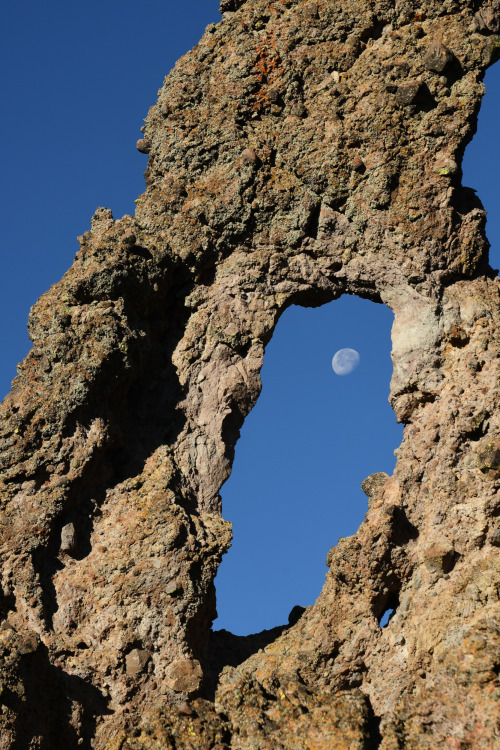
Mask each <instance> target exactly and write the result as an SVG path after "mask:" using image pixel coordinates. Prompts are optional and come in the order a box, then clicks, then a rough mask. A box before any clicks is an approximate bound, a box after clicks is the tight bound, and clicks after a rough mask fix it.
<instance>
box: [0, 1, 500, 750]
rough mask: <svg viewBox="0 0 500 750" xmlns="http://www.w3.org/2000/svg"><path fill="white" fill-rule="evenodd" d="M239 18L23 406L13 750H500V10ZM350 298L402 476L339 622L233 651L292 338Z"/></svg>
mask: <svg viewBox="0 0 500 750" xmlns="http://www.w3.org/2000/svg"><path fill="white" fill-rule="evenodd" d="M221 10H222V11H223V12H224V16H223V19H222V21H221V23H220V24H217V25H211V26H210V27H208V28H207V30H206V32H205V34H204V35H203V38H202V39H201V41H200V43H199V44H198V45H197V46H196V47H195V48H194V49H193V50H192V51H191V52H190V53H188V54H187V55H186V56H184V57H183V58H182V59H181V60H180V61H179V62H178V63H177V65H176V66H175V68H174V69H173V70H172V71H171V73H170V74H169V75H168V76H167V78H166V79H165V83H164V85H163V87H162V88H161V90H160V92H159V96H158V101H157V103H156V105H154V106H153V107H152V108H151V109H150V111H149V113H148V116H147V119H146V125H145V128H144V133H143V138H142V139H141V140H140V141H139V143H138V148H139V150H140V151H142V152H144V153H147V154H148V168H147V173H146V190H145V192H144V194H143V195H142V196H141V197H140V198H139V199H138V200H137V209H136V213H135V216H124V217H123V218H122V219H119V220H115V219H114V218H113V216H112V214H111V212H110V211H109V210H108V209H104V208H100V209H97V211H96V213H95V215H94V217H93V218H92V221H91V229H90V230H89V231H88V232H85V233H84V235H82V237H80V238H79V242H80V248H81V249H80V251H79V252H78V253H77V255H76V258H75V262H74V264H73V266H72V267H71V268H70V269H69V270H68V272H67V273H66V274H65V276H64V277H63V279H62V280H61V281H60V282H59V283H58V284H56V285H54V286H53V287H52V288H51V289H50V290H49V291H48V292H47V293H46V294H45V295H44V296H43V297H42V298H41V299H40V300H39V301H38V302H37V303H36V305H35V306H34V307H33V309H32V311H31V313H30V318H29V332H30V336H31V339H32V342H33V348H32V350H31V352H30V353H29V355H28V356H27V358H26V359H25V360H24V362H23V363H21V365H20V366H19V375H18V377H17V378H16V379H15V380H14V382H13V389H12V392H11V393H10V394H9V396H7V398H6V399H5V400H4V402H3V404H2V410H1V415H2V420H1V423H0V440H1V445H2V458H1V469H2V475H1V478H0V490H1V495H0V497H1V502H2V513H1V515H0V523H1V526H2V580H1V584H2V591H1V609H0V613H1V616H2V624H1V625H0V642H1V643H0V646H1V648H2V653H3V661H2V666H1V680H2V683H1V684H2V694H1V701H2V712H1V713H0V735H1V739H0V747H2V748H20V747H37V748H45V749H46V750H52V748H55V747H61V746H63V745H64V747H67V748H73V747H75V748H76V747H80V746H84V747H85V746H86V747H94V748H96V749H101V748H102V749H103V750H104V748H108V749H111V748H117V749H118V748H130V750H132V748H134V749H135V750H137V749H138V748H144V749H145V748H153V747H165V748H170V747H172V748H174V747H175V748H183V749H185V750H188V749H189V750H190V749H191V748H193V747H196V748H203V749H205V748H206V749H207V750H208V748H212V749H214V750H215V748H217V750H222V749H223V748H229V747H231V748H235V750H236V749H237V750H247V749H249V748H266V747H271V746H275V747H283V748H287V749H288V748H289V749H290V750H292V748H304V750H305V748H311V747H317V748H323V747H324V748H332V747H337V748H346V749H347V748H349V749H351V748H358V747H359V748H366V747H380V748H382V749H383V750H390V749H392V748H396V747H398V748H399V747H405V748H417V747H418V748H422V747H429V748H430V747H432V748H434V747H471V748H488V749H489V748H492V747H496V746H497V745H498V741H499V740H498V700H499V695H500V693H499V691H500V686H499V683H498V670H499V664H500V636H499V634H500V607H499V591H500V568H499V565H498V549H497V548H498V545H499V544H500V542H499V525H498V519H499V517H500V494H499V491H500V473H499V470H498V464H499V461H498V453H499V449H498V443H499V440H500V438H499V435H500V424H499V416H498V415H499V410H498V402H499V399H500V393H499V383H500V378H499V377H498V362H499V343H498V342H499V336H498V331H499V329H500V315H499V283H498V279H497V278H496V277H495V275H494V273H493V271H492V270H491V269H490V267H489V265H488V242H487V240H486V237H485V233H484V228H485V212H484V210H483V207H482V205H481V203H480V201H479V199H478V198H477V197H476V196H475V195H474V193H473V191H471V190H469V189H467V188H464V187H462V185H461V182H460V179H461V167H460V165H461V159H462V156H463V152H464V149H465V146H466V145H467V143H468V141H469V140H470V139H471V137H472V135H473V133H474V131H475V127H476V118H477V113H478V110H479V105H480V101H481V97H482V95H483V93H484V87H483V84H482V80H483V76H484V72H485V70H486V68H487V67H488V66H489V65H490V64H492V63H493V62H494V61H495V60H496V59H497V57H498V49H499V48H500V43H499V41H498V37H497V36H496V34H497V32H498V30H499V29H500V4H499V3H498V2H497V0H487V2H476V0H474V2H473V0H446V2H437V0H423V1H422V2H421V3H420V4H419V6H418V8H416V7H415V4H414V3H411V2H407V1H406V0H401V1H400V2H396V3H393V2H388V0H380V1H378V2H371V1H370V2H369V1H368V0H363V1H362V2H354V1H352V0H343V2H341V3H339V2H337V1H336V0H335V1H334V0H300V1H299V0H271V2H269V0H252V2H249V1H248V0H247V1H246V2H237V1H236V0H235V1H234V2H232V1H231V2H230V1H229V0H227V2H226V0H224V2H223V3H222V5H221ZM342 294H356V295H358V296H361V297H364V298H368V299H370V300H372V301H373V302H374V303H384V304H387V305H388V306H389V307H390V308H391V309H392V310H393V312H394V316H395V321H394V326H393V334H392V340H393V348H392V358H393V364H394V371H393V377H392V381H391V396H390V399H391V403H392V406H393V408H394V410H395V413H396V415H397V417H398V419H399V420H400V422H403V423H404V424H405V430H404V439H403V442H402V444H401V446H400V447H399V449H398V451H397V464H396V468H395V470H394V473H393V475H392V477H388V476H386V475H382V474H380V473H379V474H375V475H372V477H370V478H368V479H367V480H365V483H364V488H365V491H366V492H367V494H368V495H369V498H370V504H369V509H368V512H367V514H366V517H365V520H364V521H363V523H362V524H361V527H360V529H359V530H358V532H357V533H356V534H355V535H353V536H352V537H349V538H346V539H342V540H339V543H338V544H337V545H336V546H335V547H333V548H332V549H331V550H330V552H329V554H328V572H327V575H326V580H325V584H324V587H323V590H322V592H321V594H320V596H319V598H318V600H317V602H316V603H315V604H314V606H311V607H308V608H307V609H306V610H305V611H304V612H300V613H299V614H298V615H297V616H293V617H291V620H290V623H289V624H288V625H287V626H283V627H280V628H275V629H274V630H272V631H266V632H264V633H261V634H256V635H254V636H248V637H245V638H238V637H236V636H232V635H231V634H230V633H226V632H225V631H223V632H221V633H215V634H214V633H212V632H211V625H212V622H213V620H214V619H215V616H216V606H215V605H216V603H215V589H214V583H213V581H214V578H215V575H216V572H217V568H218V565H219V564H220V561H221V558H222V555H223V554H224V552H225V551H226V550H227V549H228V547H229V545H230V542H231V527H230V524H228V523H227V522H226V521H225V520H224V519H223V518H222V516H221V503H220V496H219V490H220V488H221V486H222V484H223V483H224V481H225V480H226V479H227V477H228V476H229V472H230V469H231V463H232V460H233V456H234V446H235V442H236V440H237V437H238V434H239V429H240V428H241V425H242V423H243V420H244V418H245V416H246V415H247V414H248V413H249V411H250V410H251V408H252V407H253V405H254V404H255V402H256V400H257V398H258V395H259V391H260V375H259V373H260V369H261V366H262V362H263V355H264V349H265V346H266V344H267V342H268V341H269V339H270V337H271V336H272V333H273V330H274V327H275V325H276V323H277V320H278V319H279V317H280V315H281V313H282V312H283V311H284V310H285V309H286V308H287V307H288V306H289V305H290V304H302V305H320V304H323V303H325V302H328V301H331V300H335V299H337V298H338V297H340V296H341V295H342ZM305 512H307V509H305ZM332 541H333V540H332ZM388 610H392V611H393V614H392V616H391V618H390V621H389V623H388V624H387V626H386V627H383V628H381V627H380V625H379V623H380V621H381V618H382V616H383V615H384V613H386V612H387V611H388Z"/></svg>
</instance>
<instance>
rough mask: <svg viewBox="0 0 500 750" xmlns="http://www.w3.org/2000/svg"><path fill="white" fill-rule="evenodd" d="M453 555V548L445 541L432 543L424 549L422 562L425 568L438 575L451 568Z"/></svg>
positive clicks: (453, 560)
mask: <svg viewBox="0 0 500 750" xmlns="http://www.w3.org/2000/svg"><path fill="white" fill-rule="evenodd" d="M455 557H456V553H455V550H454V549H453V547H452V546H451V545H449V544H447V543H445V542H441V543H439V542H438V543H436V544H432V545H431V546H430V547H428V548H427V549H426V550H424V562H425V565H426V567H427V569H428V570H430V571H431V572H432V573H437V574H438V575H443V574H444V573H449V572H450V570H451V569H452V568H453V564H454V562H455Z"/></svg>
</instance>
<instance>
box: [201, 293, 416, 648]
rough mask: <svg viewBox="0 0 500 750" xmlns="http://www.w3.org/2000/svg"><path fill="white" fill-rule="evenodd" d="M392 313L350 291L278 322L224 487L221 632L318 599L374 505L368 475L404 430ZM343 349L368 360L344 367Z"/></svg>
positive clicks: (257, 624) (269, 622) (390, 455)
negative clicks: (396, 395)
mask: <svg viewBox="0 0 500 750" xmlns="http://www.w3.org/2000/svg"><path fill="white" fill-rule="evenodd" d="M392 321H393V314H392V312H391V311H390V310H389V308H387V307H386V306H384V305H379V304H374V303H373V302H369V301H367V300H363V299H359V298H355V297H348V296H344V297H342V298H341V299H339V300H336V301H334V302H331V303H329V304H327V305H323V306H322V307H318V308H303V307H297V306H292V307H290V308H288V310H286V311H285V313H284V314H283V316H282V317H281V319H280V321H279V322H278V325H277V327H276V330H275V333H274V336H273V338H272V340H271V341H270V343H269V344H268V346H267V349H266V354H265V359H264V365H263V368H262V373H261V376H262V384H263V385H262V393H261V395H260V397H259V399H258V402H257V405H256V406H255V408H254V409H253V411H252V412H251V413H250V414H249V415H248V417H247V418H246V420H245V423H244V425H243V427H242V430H241V437H240V439H239V441H238V443H237V445H236V453H235V461H234V465H233V471H232V474H231V476H230V478H229V479H228V480H227V482H226V484H225V485H224V486H223V488H222V490H221V495H222V507H223V516H224V518H226V519H227V520H229V521H231V522H232V523H233V546H232V547H231V549H230V550H229V552H228V553H227V555H226V556H225V557H224V559H223V561H222V564H221V567H220V569H219V573H218V575H217V578H216V581H215V583H216V588H217V610H218V614H219V617H218V619H217V620H216V621H215V622H214V630H215V629H217V630H218V629H226V630H229V631H231V632H232V633H235V634H237V635H247V634H250V633H256V632H259V631H261V630H264V629H269V628H272V627H275V626H277V625H282V624H286V623H287V622H288V616H289V613H290V612H291V610H292V609H293V608H294V607H295V606H296V605H301V606H308V605H310V604H313V603H314V601H315V599H316V598H317V596H318V595H319V593H320V591H321V588H322V585H323V582H324V575H325V572H326V567H325V558H326V555H327V552H328V551H329V549H330V548H331V547H332V546H333V545H334V544H336V543H337V541H338V538H339V537H344V536H350V535H351V534H354V533H355V532H356V530H357V529H358V527H359V525H360V523H361V521H362V520H363V517H364V514H365V513H366V510H367V498H366V496H365V495H364V493H363V492H362V490H361V487H360V485H361V482H362V481H363V479H365V478H366V477H367V476H368V475H369V474H373V473H375V472H378V471H385V472H387V473H388V474H391V473H392V471H393V468H394V464H395V459H394V449H395V448H396V447H397V446H398V445H399V443H400V442H401V438H402V426H401V425H398V424H397V423H396V417H395V415H394V412H393V411H392V409H391V407H390V405H389V402H388V395H389V383H390V378H391V374H392V362H391V358H390V350H391V338H390V330H391V326H392ZM343 348H350V349H354V350H356V351H358V352H359V355H360V364H359V366H358V367H357V369H356V370H354V371H353V372H351V374H349V375H344V376H339V375H336V374H335V373H334V371H333V369H332V357H333V355H334V354H335V353H336V352H337V351H338V350H339V349H343ZM296 611H297V610H296Z"/></svg>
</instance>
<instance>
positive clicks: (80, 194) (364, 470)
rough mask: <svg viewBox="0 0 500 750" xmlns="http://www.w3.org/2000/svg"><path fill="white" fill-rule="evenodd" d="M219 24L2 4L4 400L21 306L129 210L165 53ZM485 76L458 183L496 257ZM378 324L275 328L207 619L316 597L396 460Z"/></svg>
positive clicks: (345, 305) (328, 320) (243, 626)
mask: <svg viewBox="0 0 500 750" xmlns="http://www.w3.org/2000/svg"><path fill="white" fill-rule="evenodd" d="M219 19H220V16H219V13H218V1H217V0H203V1H201V0H192V1H191V2H190V3H189V4H187V5H186V4H184V5H183V4H180V3H172V2H168V1H167V2H165V0H163V2H153V0H143V2H142V3H141V4H140V5H139V4H138V3H135V2H134V3H132V2H127V1H126V0H125V1H122V2H118V1H117V0H112V1H111V0H102V1H101V2H99V3H97V2H95V0H88V2H86V3H85V4H79V3H67V2H62V1H61V0H58V1H57V2H56V1H53V0H47V2H44V3H40V2H34V0H28V1H27V2H23V3H9V4H7V5H6V6H5V7H4V9H3V13H2V29H1V31H0V34H1V44H0V63H1V65H0V70H1V74H0V75H1V76H2V111H3V117H2V121H1V125H0V127H1V129H2V143H3V144H4V146H3V158H2V170H1V173H0V180H1V190H2V195H3V200H2V223H1V226H2V231H1V235H0V237H1V269H2V273H1V274H0V291H1V294H0V320H1V321H2V325H1V328H0V341H1V346H2V357H1V359H0V397H1V396H3V395H4V394H6V393H7V392H8V391H9V389H10V381H11V380H12V378H13V377H14V375H15V365H16V363H17V362H18V361H20V360H21V359H22V358H23V357H24V356H25V355H26V353H27V351H28V349H29V340H28V337H27V334H26V319H27V315H28V311H29V308H30V306H31V305H32V304H33V303H34V301H35V300H36V299H37V297H39V296H40V295H41V294H42V293H43V292H44V291H45V290H46V289H48V287H49V286H50V285H51V284H52V283H54V282H56V281H58V280H59V278H60V277H61V276H62V275H63V273H64V271H65V270H66V269H67V268H68V267H69V266H70V265H71V263H72V260H73V256H74V254H75V252H76V250H77V249H78V246H77V242H76V236H77V235H79V234H82V233H83V232H84V231H85V230H86V229H88V228H89V223H90V218H91V216H92V214H93V212H94V210H95V208H96V207H97V206H99V205H104V206H107V207H109V208H111V209H112V210H113V213H114V215H115V217H117V218H119V217H121V216H122V215H123V214H125V213H133V211H134V199H135V198H136V197H137V196H138V195H139V194H140V193H141V192H142V191H143V189H144V180H143V176H142V175H143V172H144V170H145V168H146V157H145V156H143V155H142V154H139V153H138V152H137V151H136V150H135V142H136V140H137V139H138V138H139V137H140V127H141V125H142V124H143V118H144V117H145V116H146V113H147V111H148V108H149V107H150V106H151V105H152V104H153V103H154V101H155V99H156V94H157V90H158V88H159V87H160V86H161V84H162V82H163V77H164V75H165V74H166V73H167V72H168V71H169V69H170V68H171V67H172V66H173V65H174V63H175V61H176V59H177V58H178V57H180V55H182V54H183V53H184V52H186V51H187V50H188V49H190V48H191V47H192V46H193V45H194V44H196V42H197V41H198V39H199V38H200V36H201V34H202V32H203V30H204V28H205V26H206V25H207V24H208V23H211V22H217V21H218V20H219ZM487 87H488V94H487V96H486V98H485V100H484V104H483V108H482V111H481V116H480V124H479V133H478V136H477V137H476V138H475V140H474V141H473V143H472V144H471V145H470V146H469V148H468V151H467V154H466V160H465V179H464V182H465V184H467V185H469V186H471V187H474V188H476V189H477V190H478V193H479V195H480V197H481V199H482V200H483V203H484V204H485V206H486V208H487V209H488V211H489V219H488V235H489V238H490V241H491V242H492V245H493V252H492V265H493V266H494V267H496V268H498V266H499V265H500V252H499V248H500V215H499V213H498V188H497V182H498V174H500V148H499V147H498V140H497V139H498V136H497V132H498V127H497V124H498V121H499V115H500V111H499V110H500V66H497V67H496V68H494V69H492V70H491V71H490V72H489V73H488V76H487ZM390 325H391V314H390V312H389V311H388V310H387V309H385V308H383V307H382V306H375V305H373V304H372V303H369V302H366V301H363V300H353V299H342V300H340V301H338V302H335V303H332V304H331V305H329V306H325V307H323V308H320V309H316V310H300V309H296V308H292V309H290V310H289V311H287V313H286V314H285V316H283V318H282V320H281V321H280V323H279V325H278V328H277V331H276V334H275V336H274V338H273V340H272V341H271V343H270V344H269V346H268V351H267V353H266V361H265V364H264V370H263V384H264V387H263V392H262V396H261V398H260V399H259V402H258V404H257V406H256V408H255V409H254V411H253V412H252V414H251V415H250V417H249V418H248V419H247V421H246V422H245V425H244V428H243V431H242V437H241V439H240V442H239V443H238V446H237V450H236V461H235V470H234V472H233V475H232V476H231V478H230V480H229V481H228V482H227V483H226V485H225V487H224V488H223V493H222V495H223V505H224V515H225V517H227V518H228V519H229V520H231V521H233V523H234V533H235V541H234V544H233V548H232V549H231V551H230V552H229V554H228V555H227V556H226V558H225V560H224V562H223V565H222V567H221V573H220V574H219V576H218V579H217V590H218V598H219V604H218V608H219V613H220V615H221V616H220V618H219V620H218V621H217V622H216V624H215V626H216V627H226V628H228V629H231V630H233V632H236V633H245V632H251V631H255V630H259V629H261V628H264V627H271V626H273V625H276V624H279V623H281V622H285V621H286V619H287V615H288V612H289V610H290V609H291V608H292V607H293V606H294V605H295V604H303V605H307V604H311V603H312V602H313V601H314V599H315V597H316V596H317V594H318V593H319V590H320V588H321V585H322V582H323V576H324V573H325V571H326V568H325V565H324V558H325V556H326V553H327V551H328V549H329V548H330V546H332V545H333V544H335V543H336V541H337V538H338V537H339V536H346V535H348V534H351V533H353V532H354V531H355V530H356V528H357V526H358V525H359V523H360V521H361V519H362V517H363V514H364V512H365V510H366V503H365V498H364V495H363V494H362V493H361V490H360V489H359V484H360V482H361V480H362V479H363V478H364V477H365V476H367V475H368V474H369V473H371V472H373V471H387V472H388V473H390V472H391V471H392V468H393V466H394V456H393V451H394V448H395V447H397V445H398V443H399V441H400V436H401V428H400V426H398V425H396V423H395V418H394V415H393V413H392V411H391V409H390V407H389V406H388V404H387V394H388V388H389V379H390V357H389V352H390ZM341 347H353V348H356V349H358V351H359V352H360V354H361V364H360V366H359V368H358V370H357V371H356V372H355V373H353V374H352V375H351V376H347V377H345V378H339V377H337V376H335V375H334V374H333V372H332V370H331V366H330V360H331V357H332V356H333V354H334V353H335V351H336V350H337V349H338V348H341Z"/></svg>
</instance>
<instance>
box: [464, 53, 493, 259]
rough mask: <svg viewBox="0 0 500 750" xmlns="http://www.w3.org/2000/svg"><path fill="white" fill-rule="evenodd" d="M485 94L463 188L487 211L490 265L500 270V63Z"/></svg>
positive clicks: (467, 155)
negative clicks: (472, 191) (499, 124)
mask: <svg viewBox="0 0 500 750" xmlns="http://www.w3.org/2000/svg"><path fill="white" fill-rule="evenodd" d="M484 83H485V86H486V94H485V96H484V98H483V101H482V103H481V110H480V112H479V119H478V125H477V135H475V136H474V138H473V140H472V142H471V143H469V145H468V146H467V148H466V150H465V155H464V159H463V164H462V167H463V180H462V184H463V185H471V186H472V187H473V188H474V189H475V190H476V191H477V195H478V198H479V199H480V200H481V201H482V203H483V205H484V207H485V209H486V211H487V212H488V216H487V225H486V233H487V235H488V239H489V241H490V243H491V249H490V265H491V266H492V267H493V268H496V269H498V268H499V267H500V211H499V199H498V175H499V174H500V149H499V148H498V121H499V119H500V64H497V65H494V66H493V67H492V68H490V69H489V70H488V71H487V72H486V76H485V79H484Z"/></svg>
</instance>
